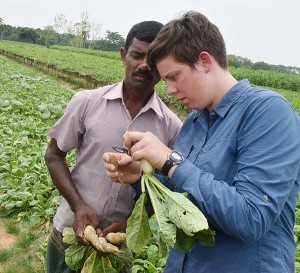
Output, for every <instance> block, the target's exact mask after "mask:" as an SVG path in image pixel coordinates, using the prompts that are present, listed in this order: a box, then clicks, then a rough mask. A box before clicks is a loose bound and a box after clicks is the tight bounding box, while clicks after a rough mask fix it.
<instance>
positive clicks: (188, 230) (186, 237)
mask: <svg viewBox="0 0 300 273" xmlns="http://www.w3.org/2000/svg"><path fill="white" fill-rule="evenodd" d="M141 183H142V195H141V196H140V198H139V200H138V201H137V203H136V206H135V208H134V210H133V212H132V214H131V216H130V218H129V219H128V227H127V229H126V238H127V240H128V246H129V247H130V248H131V249H132V251H133V252H135V253H139V252H140V251H141V249H142V248H143V247H144V246H146V244H147V243H148V241H149V237H148V236H147V237H146V238H145V236H144V232H145V229H148V219H147V217H145V211H146V210H145V202H146V194H145V187H146V188H147V190H148V194H149V196H150V200H151V203H152V207H153V210H154V213H155V218H156V220H157V223H158V233H159V236H160V238H161V240H162V241H163V242H164V243H165V244H167V245H168V246H170V247H175V248H177V249H178V250H180V251H184V252H189V251H190V250H191V249H192V247H193V245H194V243H195V241H196V240H198V239H202V238H205V243H206V244H205V245H207V246H209V245H210V246H212V245H214V233H213V232H205V234H202V235H201V236H199V237H198V236H196V235H197V234H199V233H201V232H202V231H203V230H209V227H208V223H207V220H206V218H205V217H204V215H203V214H202V212H201V211H200V210H199V209H198V208H197V207H196V206H195V205H194V204H193V203H192V202H191V201H190V200H189V199H188V198H187V197H186V195H184V194H181V193H178V192H172V191H171V190H169V189H168V188H166V187H165V186H163V185H162V184H161V183H160V182H159V181H158V180H157V178H155V176H153V175H152V174H143V176H142V181H141ZM132 227H134V228H132ZM147 234H148V233H147ZM177 236H178V237H177ZM131 240H132V241H134V243H133V244H131ZM137 242H138V243H137ZM203 242H204V241H202V240H200V241H199V243H203Z"/></svg>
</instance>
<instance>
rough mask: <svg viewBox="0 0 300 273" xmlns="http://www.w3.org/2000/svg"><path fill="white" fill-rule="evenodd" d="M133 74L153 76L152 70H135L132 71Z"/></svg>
mask: <svg viewBox="0 0 300 273" xmlns="http://www.w3.org/2000/svg"><path fill="white" fill-rule="evenodd" d="M132 76H144V77H153V75H152V73H151V71H150V70H149V71H142V70H138V71H134V72H132Z"/></svg>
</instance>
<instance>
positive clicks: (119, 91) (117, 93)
mask: <svg viewBox="0 0 300 273" xmlns="http://www.w3.org/2000/svg"><path fill="white" fill-rule="evenodd" d="M103 98H105V99H108V100H115V99H121V100H122V102H123V104H124V100H123V82H119V83H118V84H117V85H116V86H115V88H113V89H112V90H111V91H110V92H108V93H107V94H105V95H104V96H103ZM124 105H125V104H124ZM149 109H153V111H154V112H155V113H156V114H157V115H158V116H160V117H161V118H163V117H164V116H163V113H162V111H161V108H160V103H159V99H158V96H157V94H156V92H155V90H154V92H153V94H152V96H151V98H150V99H149V101H148V102H147V104H146V105H145V106H144V107H143V108H142V110H141V112H146V111H148V110H149Z"/></svg>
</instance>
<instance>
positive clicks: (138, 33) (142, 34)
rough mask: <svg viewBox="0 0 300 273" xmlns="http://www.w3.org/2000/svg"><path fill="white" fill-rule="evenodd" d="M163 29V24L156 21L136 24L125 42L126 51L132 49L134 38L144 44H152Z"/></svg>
mask: <svg viewBox="0 0 300 273" xmlns="http://www.w3.org/2000/svg"><path fill="white" fill-rule="evenodd" d="M162 27H163V24H161V23H159V22H156V21H143V22H140V23H137V24H135V25H134V26H133V27H132V28H131V29H130V31H129V33H128V35H127V38H126V41H125V50H126V51H128V48H129V47H130V45H131V43H132V40H133V39H134V38H136V39H138V40H140V41H142V42H147V43H151V42H152V41H153V40H154V39H155V37H156V35H157V33H158V32H159V31H160V30H161V28H162Z"/></svg>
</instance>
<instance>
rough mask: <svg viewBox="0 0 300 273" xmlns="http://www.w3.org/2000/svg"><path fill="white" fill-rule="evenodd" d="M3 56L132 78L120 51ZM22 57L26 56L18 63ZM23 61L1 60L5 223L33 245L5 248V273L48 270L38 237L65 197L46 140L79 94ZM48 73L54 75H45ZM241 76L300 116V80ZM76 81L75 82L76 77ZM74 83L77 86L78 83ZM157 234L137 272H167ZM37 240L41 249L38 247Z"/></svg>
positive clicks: (1, 211) (17, 47)
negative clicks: (49, 163) (49, 164)
mask: <svg viewBox="0 0 300 273" xmlns="http://www.w3.org/2000/svg"><path fill="white" fill-rule="evenodd" d="M0 52H2V53H5V54H6V55H7V52H9V53H10V55H7V56H9V57H10V58H12V59H15V60H17V61H21V62H23V63H26V64H32V63H30V62H28V61H24V60H25V59H26V58H29V59H31V60H32V62H33V65H34V63H39V64H40V63H45V64H47V65H48V66H49V74H51V75H53V73H51V71H50V67H56V68H58V69H61V70H64V71H72V72H74V71H75V72H78V73H81V74H85V75H90V76H93V77H95V78H98V79H101V80H102V82H103V83H105V84H109V83H112V82H116V81H120V80H122V78H123V73H124V69H123V65H122V63H121V61H120V60H119V59H118V56H119V55H118V53H103V52H102V53H101V52H98V51H97V52H95V51H92V50H82V49H73V48H60V47H53V48H46V47H41V46H34V45H29V44H21V43H11V42H9V43H8V42H2V41H1V42H0ZM97 54H98V55H97ZM14 55H15V56H19V57H18V58H14V57H13V56H14ZM20 56H22V57H23V59H21V58H20ZM24 58H25V59H24ZM15 60H10V59H8V58H6V57H4V56H1V55H0V90H1V92H0V216H1V217H2V218H0V222H1V219H3V221H5V223H7V221H8V219H10V220H9V221H8V224H5V225H4V228H5V229H6V231H7V232H8V233H11V234H15V235H17V234H18V233H21V230H22V231H23V232H24V230H25V231H26V232H25V233H24V234H23V236H24V238H23V239H22V240H25V239H26V240H27V241H26V240H25V241H26V242H27V243H26V244H25V243H23V244H17V245H14V246H12V247H11V248H8V249H2V248H1V245H0V263H1V268H0V273H2V272H5V273H13V272H31V273H32V272H44V270H43V255H44V253H45V241H42V242H40V241H38V240H37V235H36V233H34V232H33V231H34V230H35V229H37V230H38V231H41V230H42V231H43V232H44V234H47V232H48V231H49V228H50V227H51V223H52V218H53V215H54V213H55V209H56V207H57V205H58V203H59V201H60V195H59V193H58V191H57V190H56V189H55V187H54V186H53V184H52V181H51V179H50V176H49V174H48V172H47V169H46V166H45V163H44V153H45V149H46V147H47V136H46V134H47V131H48V130H49V128H50V127H51V126H52V125H53V124H54V123H55V121H56V120H57V119H58V118H59V117H60V116H61V115H62V113H63V110H64V108H65V106H66V104H67V103H68V101H69V100H70V98H71V96H72V94H73V93H72V92H71V91H70V90H69V89H67V88H66V87H64V85H62V84H60V83H59V81H58V80H57V79H56V78H53V77H50V76H45V75H44V74H43V75H42V74H41V73H40V72H38V70H37V69H39V66H38V65H36V66H35V69H33V68H28V67H25V66H22V65H21V64H19V63H18V62H16V61H15ZM43 71H44V72H47V71H45V69H43ZM234 73H236V75H238V73H240V74H239V75H240V76H239V77H242V78H244V77H246V78H249V79H250V81H251V82H253V83H254V84H255V85H260V86H269V87H271V88H272V89H273V90H274V91H277V92H278V93H280V94H282V95H283V96H284V97H286V98H287V100H288V101H290V103H291V104H292V105H293V106H294V108H295V109H296V111H297V112H298V113H300V76H299V75H292V74H284V73H275V72H269V74H267V72H266V73H258V74H260V75H261V77H260V76H259V75H258V74H255V73H256V72H255V71H246V70H245V71H242V70H237V71H235V72H234ZM252 74H253V77H254V78H253V80H252V78H251V75H252ZM54 75H55V74H54ZM294 76H296V77H294ZM70 77H74V74H73V75H71V76H70ZM263 79H264V80H263ZM259 80H260V82H258V81H259ZM70 82H72V83H74V82H76V81H75V80H74V81H73V80H71V79H70ZM80 87H83V86H80ZM279 88H281V89H279ZM163 90H164V85H163V84H162V83H161V84H160V85H159V88H158V92H159V95H160V96H161V97H162V99H163V100H164V101H165V102H166V103H169V104H172V106H173V108H174V109H176V108H179V106H178V105H177V104H176V102H175V101H174V100H173V99H171V98H169V97H167V96H166V95H165V92H164V91H163ZM68 161H69V163H70V164H71V165H72V164H73V162H74V154H71V155H70V156H69V157H68ZM8 217H9V218H8ZM19 225H20V226H19ZM151 230H152V240H151V242H150V244H149V245H148V246H147V247H145V249H144V250H143V251H142V252H141V253H140V254H139V255H138V256H137V257H136V259H135V261H134V263H135V265H136V268H138V270H140V271H136V272H161V271H162V268H163V265H164V262H165V257H166V255H167V254H166V253H165V251H164V253H161V252H160V251H159V250H158V246H157V244H156V239H155V238H156V235H155V223H153V222H151ZM38 234H39V233H38ZM295 239H296V240H297V242H298V243H299V242H300V203H298V207H297V211H296V226H295ZM20 240H21V239H20ZM22 242H23V241H22ZM30 242H31V243H30ZM32 242H35V244H34V245H32V244H33V243H32ZM30 248H34V251H33V254H32V253H31V254H30V251H28V249H30ZM20 249H21V251H22V253H23V252H24V253H23V255H25V254H28V255H31V258H30V257H27V256H26V257H22V261H25V262H24V263H21V262H20V261H19V259H18V257H19V255H20ZM33 256H37V257H38V259H37V260H38V262H37V264H36V263H33V260H34V259H33V258H32V257H33ZM296 262H297V264H296V267H297V271H296V272H300V246H299V244H298V250H297V254H296ZM2 265H3V266H2ZM1 270H4V271H1Z"/></svg>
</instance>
